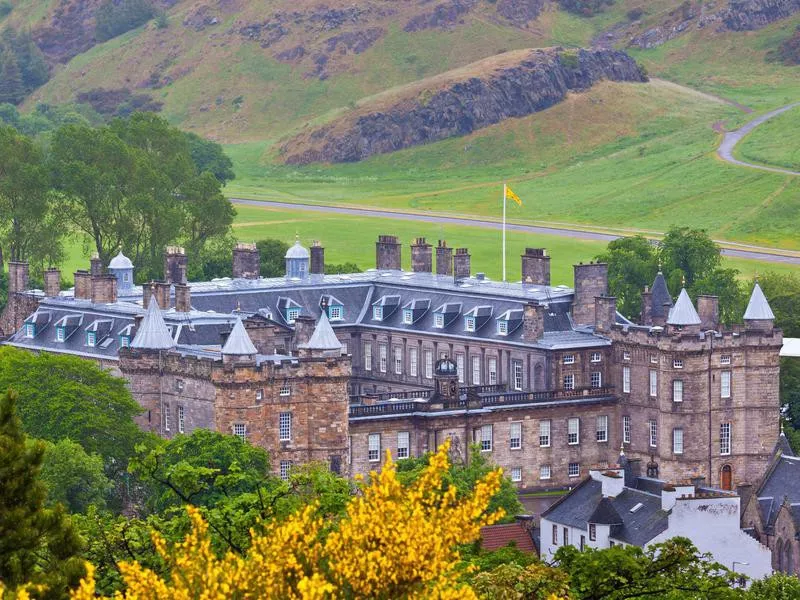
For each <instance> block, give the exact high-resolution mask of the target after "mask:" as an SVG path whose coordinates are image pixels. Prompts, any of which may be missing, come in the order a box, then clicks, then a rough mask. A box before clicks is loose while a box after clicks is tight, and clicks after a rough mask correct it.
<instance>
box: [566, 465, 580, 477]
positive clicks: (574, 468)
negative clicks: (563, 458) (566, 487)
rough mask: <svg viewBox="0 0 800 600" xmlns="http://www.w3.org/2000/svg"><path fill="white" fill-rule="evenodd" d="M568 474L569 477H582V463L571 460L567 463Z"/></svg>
mask: <svg viewBox="0 0 800 600" xmlns="http://www.w3.org/2000/svg"><path fill="white" fill-rule="evenodd" d="M567 476H568V477H580V476H581V463H577V462H571V463H569V465H567Z"/></svg>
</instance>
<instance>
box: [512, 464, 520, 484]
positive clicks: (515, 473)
mask: <svg viewBox="0 0 800 600" xmlns="http://www.w3.org/2000/svg"><path fill="white" fill-rule="evenodd" d="M511 481H513V482H514V483H519V482H520V481H522V467H511Z"/></svg>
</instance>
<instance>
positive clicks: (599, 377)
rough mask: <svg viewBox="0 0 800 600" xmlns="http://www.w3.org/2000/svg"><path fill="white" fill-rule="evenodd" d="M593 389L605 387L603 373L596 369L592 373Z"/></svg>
mask: <svg viewBox="0 0 800 600" xmlns="http://www.w3.org/2000/svg"><path fill="white" fill-rule="evenodd" d="M591 382H592V389H593V390H598V389H600V388H601V387H603V374H602V373H601V372H600V371H594V372H592V375H591Z"/></svg>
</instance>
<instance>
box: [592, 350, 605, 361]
mask: <svg viewBox="0 0 800 600" xmlns="http://www.w3.org/2000/svg"><path fill="white" fill-rule="evenodd" d="M602 359H603V355H602V354H600V353H599V352H592V356H591V358H590V360H591V361H592V362H594V363H598V362H600V361H601V360H602Z"/></svg>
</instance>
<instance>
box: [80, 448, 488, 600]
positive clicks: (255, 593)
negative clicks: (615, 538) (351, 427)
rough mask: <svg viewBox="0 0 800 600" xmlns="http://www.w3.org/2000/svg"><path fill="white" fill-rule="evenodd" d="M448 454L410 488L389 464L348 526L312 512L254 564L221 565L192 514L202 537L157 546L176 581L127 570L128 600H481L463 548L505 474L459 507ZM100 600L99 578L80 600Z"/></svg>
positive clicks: (263, 544) (281, 531) (273, 530)
mask: <svg viewBox="0 0 800 600" xmlns="http://www.w3.org/2000/svg"><path fill="white" fill-rule="evenodd" d="M447 452H448V445H447V444H445V445H444V446H442V448H440V449H439V451H438V452H437V453H436V454H435V455H433V456H432V457H431V459H430V463H429V464H428V466H427V468H426V469H425V470H424V471H423V473H422V474H421V476H420V477H419V479H418V480H417V481H415V482H414V483H412V484H410V485H409V486H403V485H402V484H401V483H400V481H399V480H398V478H397V473H396V470H395V464H394V463H393V462H392V461H391V458H390V457H389V460H387V462H386V464H385V465H384V468H383V470H382V471H381V473H380V474H379V475H376V476H375V477H374V478H372V479H371V481H370V483H369V484H367V485H365V487H364V489H363V494H362V495H359V496H355V497H353V498H352V499H351V500H350V501H349V503H348V505H347V510H346V514H345V515H344V517H343V518H342V519H340V520H339V521H338V522H334V523H330V522H328V521H326V520H325V519H323V518H322V517H320V516H319V515H318V512H317V505H316V504H311V505H309V506H307V507H305V508H304V509H302V510H301V511H299V512H297V513H294V514H293V515H292V516H291V517H289V518H288V519H286V520H285V521H281V522H273V523H270V524H269V525H267V526H266V527H265V531H264V533H255V534H254V536H253V539H252V544H251V546H250V550H249V551H248V553H247V554H246V555H237V554H234V553H227V554H225V555H224V556H223V557H222V558H218V556H217V555H216V554H215V553H214V552H213V550H212V549H211V544H210V543H209V527H208V524H207V523H206V522H205V521H204V519H203V518H202V516H201V514H200V512H199V511H198V510H197V509H194V508H189V515H190V518H191V522H192V529H191V532H190V533H189V534H188V535H187V536H186V539H185V541H184V542H183V543H181V544H176V545H173V546H170V545H169V544H168V543H167V542H166V540H164V539H163V538H162V537H161V536H158V535H156V536H155V539H156V547H157V548H158V552H159V554H160V555H161V556H162V557H163V560H164V561H165V562H166V563H167V564H168V565H169V567H170V571H171V576H170V577H162V576H159V575H158V574H156V573H153V572H152V571H149V570H147V569H145V568H143V567H142V566H141V565H139V564H138V563H130V564H125V565H122V566H121V570H122V575H123V578H124V580H125V584H126V586H127V587H126V590H125V592H124V594H123V595H122V596H121V597H123V598H127V599H129V600H133V599H139V598H151V597H153V595H154V593H155V592H156V591H158V593H159V597H199V596H201V595H202V596H203V597H209V598H210V597H214V598H223V597H224V598H229V597H248V598H300V597H302V598H441V599H445V598H448V599H454V600H455V599H457V598H464V599H470V598H476V596H475V594H474V592H473V590H472V589H471V588H470V587H469V586H467V585H466V584H464V583H462V582H461V581H460V572H459V570H458V562H459V551H458V546H459V545H461V544H465V543H468V542H470V541H472V540H474V539H476V538H477V537H478V536H479V535H480V528H481V527H482V526H484V525H487V524H491V523H493V522H495V521H496V520H497V519H498V518H499V517H500V516H501V514H498V513H494V514H493V513H490V512H487V507H488V504H489V499H490V498H491V497H492V496H493V495H494V494H495V493H496V491H497V490H498V489H499V486H500V473H499V471H493V472H491V473H489V474H488V475H487V476H486V477H485V478H484V479H482V480H481V481H479V482H478V483H477V485H476V486H475V489H474V490H473V492H472V493H471V494H470V495H468V496H467V497H465V498H457V497H456V495H455V494H454V493H453V492H452V491H448V488H447V487H446V486H445V483H444V477H445V476H446V474H447V473H448V471H449V464H448V458H447ZM94 597H95V585H94V578H93V576H92V574H91V573H90V575H89V577H88V578H87V579H86V580H84V582H83V583H82V585H81V589H80V591H79V592H78V593H76V594H75V595H74V596H73V599H74V600H90V599H92V598H94Z"/></svg>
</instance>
